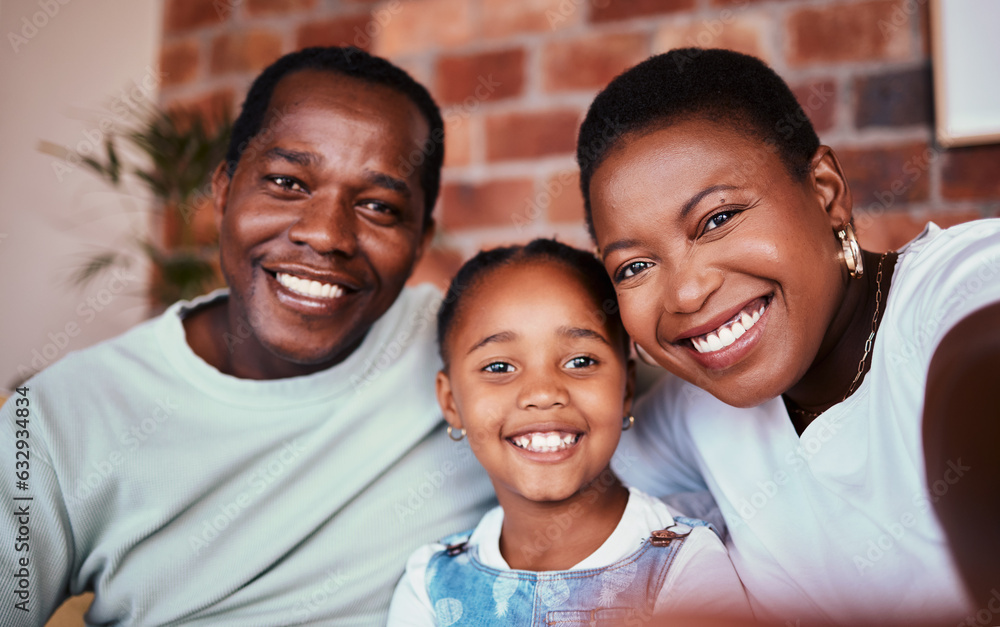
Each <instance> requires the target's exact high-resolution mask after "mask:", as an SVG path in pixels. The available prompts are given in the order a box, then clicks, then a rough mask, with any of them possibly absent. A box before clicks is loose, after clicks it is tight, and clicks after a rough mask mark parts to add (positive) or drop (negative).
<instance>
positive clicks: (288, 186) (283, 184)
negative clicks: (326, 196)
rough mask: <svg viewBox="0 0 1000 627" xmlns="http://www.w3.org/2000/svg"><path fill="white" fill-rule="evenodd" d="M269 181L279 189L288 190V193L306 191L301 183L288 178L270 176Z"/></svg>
mask: <svg viewBox="0 0 1000 627" xmlns="http://www.w3.org/2000/svg"><path fill="white" fill-rule="evenodd" d="M270 180H271V182H272V183H274V184H275V185H277V186H278V187H280V188H281V189H284V190H288V191H290V192H305V191H306V188H305V185H303V184H302V182H301V181H299V180H298V179H294V178H292V177H290V176H272V177H271V179H270Z"/></svg>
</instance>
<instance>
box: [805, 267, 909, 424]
mask: <svg viewBox="0 0 1000 627" xmlns="http://www.w3.org/2000/svg"><path fill="white" fill-rule="evenodd" d="M888 254H889V253H888V252H884V253H882V256H881V257H879V259H878V273H877V274H876V275H875V315H874V316H872V331H871V333H869V334H868V339H867V340H865V354H864V355H862V356H861V361H860V362H858V374H856V375H854V380H853V381H851V386H850V387H849V388H847V393H846V394H844V398H842V399H840V402H841V403H843V402H844V401H846V400H847V398H848V397H849V396H850V395H851V394H853V393H854V388H855V386H857V385H858V381H860V380H861V376H862V375H863V374H864V373H865V362H866V361H868V355H869V354H871V351H872V344H873V343H874V340H875V332H876V331H877V330H878V312H879V305H880V304H881V302H882V262H884V261H885V258H886V256H887V255H888ZM786 398H787V397H786ZM789 403H794V401H792V400H791V399H789V402H788V403H785V406H786V407H788V409H789V410H790V411H792V412H794V413H796V414H798V415H800V416H803V417H805V418H816V417H817V416H819V415H820V414H822V413H823V412H821V411H818V412H812V411H806V410H804V409H802V408H800V407H797V406H796V407H789ZM824 411H825V410H824Z"/></svg>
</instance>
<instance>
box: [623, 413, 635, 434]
mask: <svg viewBox="0 0 1000 627" xmlns="http://www.w3.org/2000/svg"><path fill="white" fill-rule="evenodd" d="M634 424H635V416H633V415H632V414H629V415H628V416H622V431H628V430H629V429H631V428H632V425H634Z"/></svg>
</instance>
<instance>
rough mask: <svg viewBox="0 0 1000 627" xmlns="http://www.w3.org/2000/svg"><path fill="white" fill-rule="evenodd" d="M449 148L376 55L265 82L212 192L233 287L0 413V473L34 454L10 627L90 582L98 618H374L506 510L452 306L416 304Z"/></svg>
mask: <svg viewBox="0 0 1000 627" xmlns="http://www.w3.org/2000/svg"><path fill="white" fill-rule="evenodd" d="M442 140H443V130H442V122H441V116H440V113H439V111H438V109H437V106H436V105H435V104H434V102H433V100H432V99H431V97H430V95H429V94H428V93H427V92H426V90H425V89H424V88H423V87H421V86H420V85H419V84H417V83H416V82H414V81H413V80H412V79H411V78H410V77H409V76H408V75H407V74H406V73H405V72H403V71H402V70H400V69H398V68H396V67H395V66H393V65H391V64H390V63H388V62H386V61H384V60H382V59H378V58H375V57H371V56H369V55H367V54H365V53H364V52H362V51H359V50H356V49H338V48H325V49H318V48H313V49H307V50H303V51H300V52H297V53H293V54H291V55H287V56H286V57H283V58H282V59H279V60H278V61H277V62H275V64H274V65H272V66H271V67H269V68H267V69H266V70H265V71H264V72H263V73H262V74H261V75H260V76H259V77H258V78H257V80H256V81H255V82H254V84H253V86H252V87H251V89H250V92H249V94H248V95H247V99H246V102H245V103H244V106H243V111H242V113H241V114H240V117H239V118H238V119H237V121H236V123H235V126H234V132H233V139H232V143H231V145H230V150H229V153H228V155H227V162H226V163H225V164H223V165H220V166H219V168H218V170H217V171H216V173H215V176H214V179H213V193H214V204H215V213H216V219H217V221H218V224H219V233H220V251H221V263H222V270H223V273H224V275H225V277H226V281H227V283H228V285H229V290H228V291H220V292H216V293H214V294H210V295H208V296H205V297H202V298H199V299H196V300H195V301H193V302H182V303H177V304H175V305H174V306H173V307H171V308H170V309H169V310H168V311H167V312H166V313H165V314H164V315H162V316H160V317H158V318H156V319H153V320H151V321H148V322H146V323H144V324H142V325H140V326H138V327H136V328H135V329H132V330H131V331H129V332H128V333H126V334H124V335H122V336H121V337H118V338H116V339H113V340H111V341H109V342H106V343H104V344H101V345H98V346H95V347H93V348H91V349H88V350H85V351H81V352H79V353H74V354H71V355H67V356H66V358H65V359H63V360H62V361H60V362H58V363H57V364H55V365H53V366H52V367H50V368H49V369H47V370H46V371H44V372H42V373H40V374H39V375H37V376H36V377H35V378H33V379H32V380H30V381H29V382H28V383H26V384H25V386H24V388H20V389H19V390H18V391H16V392H15V394H14V396H13V397H11V399H10V400H9V401H8V402H7V404H6V405H5V406H4V408H3V410H2V416H0V418H2V421H3V429H5V435H4V439H3V441H4V448H5V449H6V451H5V454H6V457H5V459H7V460H10V461H8V464H11V465H13V464H14V463H15V457H16V455H17V453H18V452H24V453H26V454H25V455H23V459H20V458H19V459H18V460H17V461H23V462H25V463H24V464H23V465H20V466H19V467H18V469H17V472H24V477H25V478H24V480H23V483H20V484H18V483H15V480H14V479H13V478H8V479H9V480H8V481H4V482H3V493H4V495H5V496H6V497H7V498H6V502H7V503H8V507H9V508H12V509H13V510H14V512H15V513H14V515H8V516H6V517H5V519H4V526H5V527H4V528H5V536H4V537H5V539H4V544H3V547H2V550H0V554H2V555H3V569H4V571H5V572H7V573H8V576H7V578H6V581H7V582H13V585H12V586H11V583H7V584H5V585H6V586H7V588H8V590H9V592H8V594H6V595H5V596H4V599H3V601H4V603H3V605H2V609H0V624H4V625H13V624H17V625H41V624H43V623H44V622H45V620H46V619H47V617H48V616H49V615H50V614H51V612H52V611H53V610H54V608H55V607H56V606H57V605H58V604H59V603H60V602H61V601H62V600H63V599H64V598H65V597H66V596H67V595H68V594H78V593H80V592H83V591H85V590H93V591H94V592H95V599H94V603H93V605H92V607H91V609H90V611H89V613H88V617H87V618H88V622H90V623H95V624H122V625H158V624H167V623H169V624H175V623H177V624H185V625H241V626H244V625H290V624H305V623H308V624H322V623H325V622H331V621H334V620H336V623H337V624H339V625H374V624H379V623H382V622H384V617H385V612H386V610H387V607H388V602H389V599H390V596H391V593H392V588H393V585H394V584H395V582H396V580H397V579H398V577H399V575H400V574H401V573H402V571H403V567H404V561H405V559H406V556H407V555H408V554H409V553H410V552H411V551H412V550H413V549H414V548H416V547H417V546H419V545H421V544H422V543H425V542H427V541H429V540H433V539H436V538H439V537H441V536H443V535H445V534H447V533H450V532H454V531H457V530H461V529H464V528H467V527H471V526H472V524H473V523H474V522H475V521H476V520H478V518H479V517H480V515H481V514H482V513H483V512H484V511H485V510H486V509H487V508H488V507H489V506H491V505H492V498H493V497H492V489H491V486H490V485H489V482H488V479H487V478H486V476H485V474H484V473H483V472H482V470H481V469H480V468H479V466H478V465H477V464H476V461H475V459H474V458H473V457H472V455H471V454H469V453H468V448H467V447H464V446H463V447H461V448H459V447H458V445H454V444H453V443H451V442H449V441H448V439H447V437H446V435H445V431H444V423H443V421H442V419H441V416H440V412H439V409H438V407H437V403H436V402H435V399H434V376H435V373H436V372H437V370H438V368H439V363H438V361H437V357H436V348H435V345H434V337H433V328H434V325H433V320H434V314H435V312H436V308H437V303H438V301H439V295H438V294H437V293H436V292H435V291H434V290H433V289H432V288H429V287H423V288H417V289H404V283H405V281H406V279H407V278H408V277H409V275H410V273H411V271H412V269H413V267H414V265H415V264H416V262H417V260H418V259H419V258H420V255H421V253H422V252H423V251H424V249H425V248H426V247H427V245H428V242H429V241H430V239H431V235H432V233H433V228H434V224H433V221H432V219H431V217H430V214H431V211H432V209H433V206H434V201H435V199H436V196H437V192H438V187H439V176H440V168H441V162H442V157H443V148H442ZM19 421H20V422H19ZM9 467H10V466H9ZM20 480H21V479H20V476H19V477H18V481H20ZM14 499H22V500H14ZM29 499H30V500H29ZM10 573H13V574H14V577H13V579H11V576H10ZM11 588H12V591H10V590H11Z"/></svg>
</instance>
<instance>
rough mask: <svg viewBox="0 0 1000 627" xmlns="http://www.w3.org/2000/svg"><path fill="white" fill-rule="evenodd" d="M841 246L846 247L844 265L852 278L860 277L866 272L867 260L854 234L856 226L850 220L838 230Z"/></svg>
mask: <svg viewBox="0 0 1000 627" xmlns="http://www.w3.org/2000/svg"><path fill="white" fill-rule="evenodd" d="M837 237H838V238H839V239H840V246H841V247H842V248H843V249H844V265H846V266H847V274H849V275H850V276H851V278H852V279H860V278H861V277H862V276H864V274H865V262H864V259H863V258H862V256H861V245H860V244H858V237H857V235H855V234H854V227H853V226H851V224H850V223H849V222H848V223H847V224H845V225H844V226H843V228H841V229H840V230H839V231H837Z"/></svg>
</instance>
